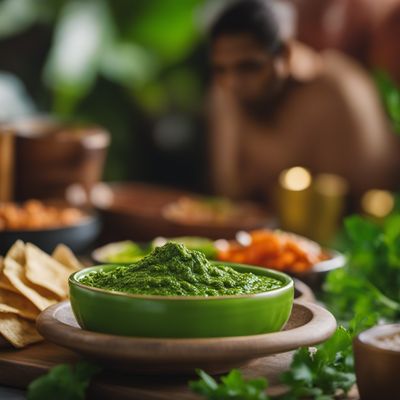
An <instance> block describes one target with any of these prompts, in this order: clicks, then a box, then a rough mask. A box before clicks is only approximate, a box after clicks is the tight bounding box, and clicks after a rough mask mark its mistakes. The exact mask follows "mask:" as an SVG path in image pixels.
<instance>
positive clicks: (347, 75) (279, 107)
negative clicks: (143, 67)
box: [209, 0, 400, 197]
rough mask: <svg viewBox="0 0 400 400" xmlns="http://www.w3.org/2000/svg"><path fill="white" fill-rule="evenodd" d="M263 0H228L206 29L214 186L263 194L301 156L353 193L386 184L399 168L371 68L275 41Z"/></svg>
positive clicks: (245, 194) (274, 29) (251, 194)
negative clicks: (338, 178) (341, 180)
mask: <svg viewBox="0 0 400 400" xmlns="http://www.w3.org/2000/svg"><path fill="white" fill-rule="evenodd" d="M278 32H279V29H278V26H277V22H276V20H275V19H274V17H273V14H272V12H271V10H270V9H269V7H268V2H266V1H264V2H262V1H257V0H244V1H239V2H235V3H233V4H232V5H231V6H230V7H229V8H228V9H226V10H225V11H224V12H223V13H222V15H221V16H220V17H219V18H218V19H217V21H216V22H215V24H214V26H213V27H212V29H211V35H210V36H211V38H210V40H211V49H210V57H211V65H212V70H213V87H212V96H211V102H210V104H209V107H210V113H211V135H210V145H211V148H210V151H211V171H210V172H211V176H212V180H213V185H214V189H215V191H216V192H217V193H219V194H222V195H227V196H231V197H255V196H257V197H259V196H260V195H261V196H263V197H264V196H268V195H269V194H270V191H271V190H272V189H273V188H274V186H275V184H276V182H277V177H278V175H279V173H280V172H281V171H282V170H283V169H285V168H288V167H292V166H296V165H300V166H304V167H307V168H309V169H310V170H311V171H312V172H313V173H320V172H326V173H335V174H338V175H341V176H343V177H344V178H346V179H347V180H348V181H349V183H350V187H351V191H352V192H353V194H356V195H359V194H361V193H363V192H364V191H365V190H366V189H369V188H389V189H390V188H394V187H396V183H397V182H396V178H397V180H399V178H400V172H399V171H398V170H397V169H396V168H397V165H398V164H397V159H398V158H399V157H400V153H399V143H398V140H399V139H398V138H397V137H396V136H395V134H393V133H392V132H391V128H390V124H389V122H388V120H387V118H386V116H385V114H384V111H383V109H382V106H381V103H380V100H379V97H378V94H377V92H376V90H375V87H374V84H373V83H372V82H371V80H370V78H369V76H368V75H367V74H366V73H365V72H364V71H363V70H362V69H361V68H360V67H359V66H358V65H356V64H355V63H354V62H353V61H351V60H350V59H348V58H347V57H345V56H344V55H341V54H339V53H337V52H335V51H333V50H331V51H325V52H323V53H320V54H318V53H315V52H313V51H312V50H311V49H309V48H307V47H305V46H304V45H302V44H300V43H298V42H295V41H283V40H282V38H281V36H280V35H279V33H278Z"/></svg>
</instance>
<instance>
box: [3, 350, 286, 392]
mask: <svg viewBox="0 0 400 400" xmlns="http://www.w3.org/2000/svg"><path fill="white" fill-rule="evenodd" d="M80 359H81V358H80V357H79V356H78V355H77V354H75V353H73V352H72V351H69V350H66V349H63V348H61V347H58V346H56V345H53V344H50V343H46V342H44V343H40V344H36V345H33V346H29V347H27V348H25V349H22V350H15V349H2V350H1V351H0V384H1V385H5V386H11V387H16V388H22V389H24V388H26V387H27V386H28V385H29V383H30V382H31V381H32V380H33V379H35V378H37V377H38V376H40V375H42V374H43V373H45V372H47V371H48V370H49V369H50V368H51V367H53V366H55V365H57V364H61V363H74V362H77V361H78V360H80ZM290 361H291V353H284V354H280V355H275V356H269V357H265V358H261V359H259V360H257V361H255V362H253V363H251V364H249V365H248V366H246V367H244V368H243V369H242V372H243V374H244V376H245V377H246V378H255V377H259V376H267V377H268V379H269V381H270V383H271V384H272V385H276V384H277V383H278V376H279V374H280V373H281V372H283V371H285V370H286V369H287V368H288V366H289V364H290ZM190 379H193V377H190V376H172V377H165V376H164V377H163V376H139V375H135V376H133V375H128V374H122V373H120V372H113V371H104V372H103V373H101V374H100V375H99V376H98V377H97V378H96V379H94V381H93V383H92V385H91V386H90V388H89V392H88V398H89V399H96V400H108V399H122V400H124V399H130V400H167V399H168V400H169V399H172V398H173V399H180V400H196V399H199V397H198V396H197V395H195V394H193V393H192V392H191V391H190V390H189V389H188V386H187V383H188V381H189V380H190ZM272 390H273V392H276V391H278V392H279V391H280V390H282V388H281V387H279V386H274V387H273V388H272Z"/></svg>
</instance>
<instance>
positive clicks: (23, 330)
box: [0, 314, 43, 348]
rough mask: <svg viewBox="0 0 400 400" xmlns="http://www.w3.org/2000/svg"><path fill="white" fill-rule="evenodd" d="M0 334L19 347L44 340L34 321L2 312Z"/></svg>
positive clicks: (0, 315)
mask: <svg viewBox="0 0 400 400" xmlns="http://www.w3.org/2000/svg"><path fill="white" fill-rule="evenodd" d="M0 334H1V335H2V336H3V337H4V338H5V339H6V340H7V341H9V342H10V343H11V344H12V345H13V346H14V347H18V348H21V347H24V346H27V345H28V344H31V343H36V342H40V341H41V340H43V338H42V337H41V336H40V335H39V333H38V332H37V330H36V328H35V324H34V323H33V322H30V321H26V320H24V319H23V318H20V317H18V316H16V315H13V314H0Z"/></svg>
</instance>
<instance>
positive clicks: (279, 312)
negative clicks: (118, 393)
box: [69, 263, 294, 338]
mask: <svg viewBox="0 0 400 400" xmlns="http://www.w3.org/2000/svg"><path fill="white" fill-rule="evenodd" d="M216 264H218V263H216ZM223 264H224V265H230V266H231V267H232V268H234V269H235V270H237V271H240V272H253V273H255V274H257V275H266V276H270V277H273V278H275V279H279V280H280V281H282V282H283V286H282V287H281V288H278V289H274V290H271V291H269V292H264V293H257V294H251V295H235V296H210V297H197V296H191V297H189V296H148V295H132V294H126V293H118V292H111V291H107V290H103V289H97V288H93V287H90V286H86V285H83V284H81V283H80V282H79V280H80V279H81V278H82V277H83V276H84V275H86V274H88V273H89V272H92V271H100V270H103V271H109V270H112V269H113V268H117V267H118V266H116V265H99V266H95V267H90V268H85V269H83V270H80V271H78V272H75V273H74V274H72V275H71V276H70V278H69V288H70V297H71V305H72V310H73V312H74V314H75V317H76V319H77V321H78V323H79V325H80V326H81V327H82V328H83V329H87V330H90V331H94V332H102V333H109V334H114V335H123V336H137V337H138V336H139V337H165V338H201V337H225V336H246V335H257V334H262V333H268V332H276V331H279V330H280V329H282V327H283V326H284V325H285V323H286V322H287V320H288V319H289V316H290V312H291V309H292V304H293V295H294V285H293V281H292V279H291V278H290V277H289V276H288V275H286V274H283V273H281V272H277V271H273V270H269V269H265V268H259V267H253V266H247V265H240V264H229V263H223Z"/></svg>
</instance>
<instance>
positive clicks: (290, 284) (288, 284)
mask: <svg viewBox="0 0 400 400" xmlns="http://www.w3.org/2000/svg"><path fill="white" fill-rule="evenodd" d="M211 263H212V264H218V265H226V266H229V267H232V268H234V267H235V266H236V267H237V266H238V267H240V268H244V269H250V270H259V271H261V272H263V273H264V274H261V275H269V276H271V275H272V277H275V279H279V280H281V282H283V283H284V285H283V286H282V287H279V288H276V289H272V290H269V291H267V292H259V293H251V294H236V295H224V296H161V295H147V294H132V293H124V292H117V291H115V292H113V291H111V290H106V289H101V288H96V287H93V286H88V285H84V284H83V283H81V282H79V281H78V279H77V277H76V275H80V274H85V273H88V272H91V271H93V270H94V269H96V270H97V269H100V268H104V267H110V269H112V268H118V267H121V266H122V265H121V264H101V265H94V266H92V267H87V268H83V269H81V270H79V271H76V272H74V273H72V274H71V275H70V276H69V278H68V282H69V284H70V285H74V286H78V287H80V288H81V289H84V290H88V291H92V292H95V293H102V294H105V295H109V296H118V297H125V298H131V299H140V300H149V301H151V300H172V301H184V300H186V301H188V300H189V301H193V300H197V301H199V300H203V301H208V300H213V301H217V300H228V299H232V300H233V299H244V298H264V297H275V296H277V295H279V294H281V293H283V292H286V291H289V290H290V289H292V290H293V293H294V281H293V278H292V277H290V276H289V275H287V274H285V273H284V272H280V271H275V270H273V269H269V268H262V267H257V266H255V265H247V264H237V263H227V262H219V261H211ZM125 265H126V264H125ZM265 272H267V274H265Z"/></svg>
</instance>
